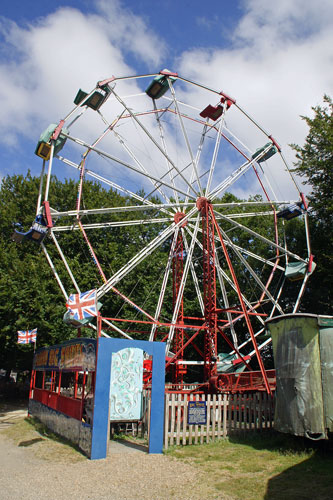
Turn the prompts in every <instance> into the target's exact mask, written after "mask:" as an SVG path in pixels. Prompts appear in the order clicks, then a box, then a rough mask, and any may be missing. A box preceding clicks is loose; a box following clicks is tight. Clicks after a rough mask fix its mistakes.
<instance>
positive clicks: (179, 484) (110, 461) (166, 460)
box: [0, 410, 222, 500]
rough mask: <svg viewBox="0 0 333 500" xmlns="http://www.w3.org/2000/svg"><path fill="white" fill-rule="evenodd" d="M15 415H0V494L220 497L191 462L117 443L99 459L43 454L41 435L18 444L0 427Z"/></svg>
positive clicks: (12, 497) (83, 499)
mask: <svg viewBox="0 0 333 500" xmlns="http://www.w3.org/2000/svg"><path fill="white" fill-rule="evenodd" d="M18 411H21V412H22V410H18ZM19 418H20V419H22V413H21V414H20V415H19V414H18V413H17V411H16V412H12V415H10V414H7V415H4V414H2V415H0V449H1V453H0V500H22V498H24V499H25V500H30V499H31V500H44V499H47V500H68V499H73V500H75V499H80V500H102V499H111V500H163V499H170V498H171V499H177V500H178V499H179V500H187V499H188V500H198V499H201V500H205V499H207V500H208V499H213V498H219V499H221V500H222V497H221V496H220V495H219V496H215V495H216V493H208V491H207V488H205V487H204V485H203V484H202V477H201V478H200V475H199V473H198V469H196V468H195V467H194V466H192V465H190V464H184V463H183V462H180V461H179V460H176V459H173V458H171V457H169V456H165V455H148V454H147V453H144V452H143V451H142V450H140V449H138V448H136V447H130V446H125V447H124V446H122V445H121V444H119V443H118V444H117V443H112V445H111V446H110V452H109V456H108V457H107V458H106V459H104V460H96V461H90V460H86V459H81V458H80V459H79V461H75V460H74V461H73V460H71V459H70V458H69V457H67V456H66V455H65V457H64V458H60V459H59V460H55V461H54V460H53V461H50V460H47V459H45V457H43V455H42V454H41V453H39V451H38V450H39V449H40V448H39V447H40V446H41V445H43V446H44V449H45V447H46V446H47V442H46V441H45V440H43V439H41V438H39V439H32V440H31V442H30V443H29V445H27V444H26V445H23V444H22V443H20V444H19V445H18V444H17V443H15V442H13V441H12V440H10V439H8V438H7V437H6V435H5V431H1V426H2V429H4V427H3V425H4V424H5V426H6V425H10V421H12V422H15V421H17V419H19ZM4 420H6V422H4ZM39 441H43V442H42V443H40V442H39ZM59 446H63V445H59ZM200 479H201V480H200Z"/></svg>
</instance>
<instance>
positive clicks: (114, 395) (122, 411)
mask: <svg viewBox="0 0 333 500" xmlns="http://www.w3.org/2000/svg"><path fill="white" fill-rule="evenodd" d="M142 386H143V351H142V349H137V348H134V347H128V348H126V349H122V350H121V351H118V352H114V353H113V354H112V364H111V383H110V420H112V421H128V420H140V419H141V417H142Z"/></svg>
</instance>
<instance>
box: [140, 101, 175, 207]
mask: <svg viewBox="0 0 333 500" xmlns="http://www.w3.org/2000/svg"><path fill="white" fill-rule="evenodd" d="M153 103H154V109H155V111H156V114H155V117H156V122H157V126H158V130H159V134H160V140H161V144H162V147H163V150H164V152H165V154H166V155H167V156H168V150H167V146H166V142H165V137H164V131H163V127H162V124H161V118H160V115H159V113H158V112H157V107H156V101H155V99H154V101H153ZM170 105H171V104H170ZM165 161H166V164H167V171H168V174H169V179H170V182H171V184H172V186H173V195H174V197H175V200H176V202H177V203H179V197H178V193H177V191H176V190H175V182H174V177H172V176H171V170H172V168H171V165H170V162H169V161H168V159H167V158H165ZM148 196H149V195H148ZM148 196H147V197H148Z"/></svg>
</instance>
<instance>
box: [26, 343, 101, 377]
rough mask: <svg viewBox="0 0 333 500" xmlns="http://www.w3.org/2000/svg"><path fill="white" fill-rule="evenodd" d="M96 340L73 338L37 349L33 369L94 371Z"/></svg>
mask: <svg viewBox="0 0 333 500" xmlns="http://www.w3.org/2000/svg"><path fill="white" fill-rule="evenodd" d="M95 368H96V340H95V339H89V338H81V339H73V340H69V341H67V342H65V343H64V344H61V345H55V346H51V347H44V348H41V349H39V350H38V351H37V352H36V354H35V356H34V361H33V369H34V370H43V371H44V370H70V371H72V370H75V371H76V370H81V371H95Z"/></svg>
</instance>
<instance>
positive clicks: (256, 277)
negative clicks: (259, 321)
mask: <svg viewBox="0 0 333 500" xmlns="http://www.w3.org/2000/svg"><path fill="white" fill-rule="evenodd" d="M220 231H221V234H222V236H223V239H224V240H225V241H227V242H229V245H230V247H231V248H232V250H233V251H234V252H235V254H236V255H237V257H238V259H239V260H240V262H242V264H243V265H244V267H245V269H247V270H248V272H249V273H250V275H251V276H252V278H253V279H254V280H255V281H256V283H257V284H258V285H259V288H260V289H261V290H262V292H263V293H264V294H265V295H266V296H267V297H268V298H269V299H270V300H271V302H272V303H273V304H276V307H277V309H278V310H279V312H280V313H281V314H283V311H282V308H281V307H280V305H279V304H277V303H276V302H275V299H274V297H273V296H272V294H271V293H270V292H269V290H268V289H267V287H266V286H265V285H264V283H263V282H262V281H261V279H260V278H259V276H258V275H257V274H256V273H255V272H254V270H253V269H252V267H251V266H250V264H249V263H248V262H247V260H246V259H245V258H244V257H243V255H242V254H241V253H240V252H239V250H238V249H237V248H236V247H235V246H234V245H233V244H232V242H231V240H230V238H229V236H228V235H227V234H226V233H225V231H223V229H222V228H221V227H220Z"/></svg>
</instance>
